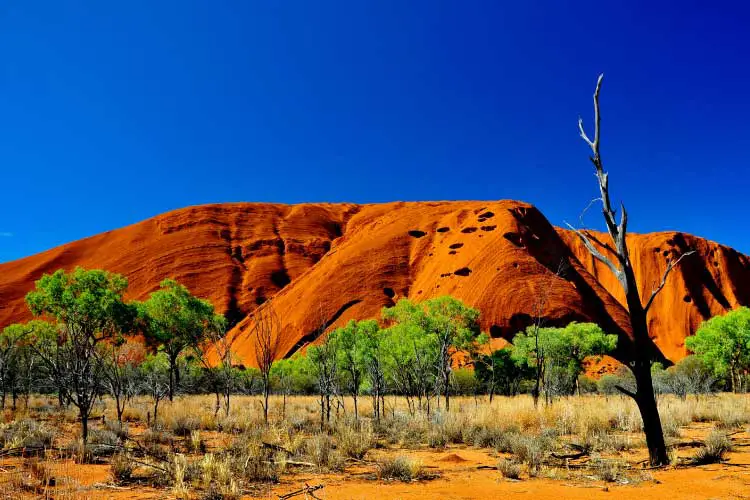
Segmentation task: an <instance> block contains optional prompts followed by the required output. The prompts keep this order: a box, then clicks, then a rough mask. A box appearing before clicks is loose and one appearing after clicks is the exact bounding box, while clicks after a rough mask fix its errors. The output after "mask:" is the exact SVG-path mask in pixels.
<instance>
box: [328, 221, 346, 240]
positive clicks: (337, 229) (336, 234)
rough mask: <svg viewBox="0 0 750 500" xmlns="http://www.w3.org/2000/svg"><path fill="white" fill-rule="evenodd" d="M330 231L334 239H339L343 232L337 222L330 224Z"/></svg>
mask: <svg viewBox="0 0 750 500" xmlns="http://www.w3.org/2000/svg"><path fill="white" fill-rule="evenodd" d="M330 231H331V233H332V234H333V237H334V238H340V237H341V236H342V235H343V234H344V231H343V229H342V228H341V224H339V223H338V222H332V223H331V225H330Z"/></svg>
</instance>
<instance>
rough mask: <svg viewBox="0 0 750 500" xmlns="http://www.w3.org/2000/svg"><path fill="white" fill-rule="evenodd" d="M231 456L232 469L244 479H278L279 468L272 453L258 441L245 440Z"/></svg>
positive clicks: (271, 480)
mask: <svg viewBox="0 0 750 500" xmlns="http://www.w3.org/2000/svg"><path fill="white" fill-rule="evenodd" d="M235 450H236V448H235ZM233 458H234V460H233V462H232V470H233V471H234V472H235V473H236V474H237V475H238V476H239V477H240V478H242V479H244V480H245V481H249V482H251V483H275V482H277V481H278V480H279V470H278V467H277V466H276V465H275V463H274V461H273V457H272V453H271V452H270V450H267V449H265V448H263V446H262V445H261V443H260V442H257V441H249V442H247V443H246V444H244V445H243V446H242V447H241V451H240V452H239V453H238V454H235V455H234V457H233Z"/></svg>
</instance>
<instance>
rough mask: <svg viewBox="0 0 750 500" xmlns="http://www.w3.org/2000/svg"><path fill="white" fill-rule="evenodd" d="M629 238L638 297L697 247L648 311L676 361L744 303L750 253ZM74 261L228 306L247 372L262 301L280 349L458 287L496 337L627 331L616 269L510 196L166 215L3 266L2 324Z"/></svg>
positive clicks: (135, 290)
mask: <svg viewBox="0 0 750 500" xmlns="http://www.w3.org/2000/svg"><path fill="white" fill-rule="evenodd" d="M598 237H599V239H600V240H601V241H602V242H607V241H608V240H607V238H606V237H605V235H598ZM629 244H630V250H631V255H632V259H633V265H634V268H635V272H636V275H637V276H638V280H639V285H640V287H641V293H642V295H643V296H644V297H647V296H648V294H649V293H650V290H651V289H652V288H653V287H654V286H656V285H657V284H658V282H659V281H660V280H661V275H662V273H663V272H664V269H665V268H666V265H667V260H668V259H669V258H674V256H675V255H679V254H680V253H681V252H684V251H685V250H686V249H695V250H696V253H695V254H694V255H691V256H690V257H688V258H686V259H684V260H683V261H682V263H681V264H680V266H679V267H678V268H676V269H675V270H674V271H673V272H672V273H671V275H670V276H669V278H668V280H667V283H666V286H665V287H664V290H663V292H662V293H661V295H660V296H659V297H658V298H657V299H656V301H655V302H654V305H653V307H652V310H651V312H650V314H649V324H650V328H651V333H652V335H653V337H654V340H655V342H656V344H657V345H658V346H659V348H660V349H661V351H662V352H663V353H664V355H665V356H666V357H667V358H669V359H671V360H673V361H674V360H677V359H679V358H681V357H682V356H684V355H685V348H684V339H685V337H686V336H688V335H690V334H691V333H693V332H694V331H695V329H696V328H697V327H698V326H699V324H700V322H701V321H702V320H704V319H706V318H708V317H710V316H712V315H715V314H719V313H723V312H725V311H727V310H729V309H731V308H733V307H736V306H737V305H739V304H743V305H747V304H750V259H749V258H748V257H747V256H745V255H742V254H740V253H738V252H736V251H734V250H733V249H731V248H728V247H725V246H722V245H719V244H717V243H713V242H710V241H707V240H704V239H702V238H697V237H694V236H690V235H687V234H683V233H676V232H665V233H652V234H644V235H632V236H631V237H630V239H629ZM75 266H83V267H87V268H102V269H107V270H110V271H114V272H117V273H122V274H124V275H125V276H127V277H128V279H129V282H130V287H129V297H130V298H137V299H143V298H145V297H146V296H147V295H148V293H149V292H151V291H153V290H155V289H156V288H157V287H158V284H159V282H160V281H161V280H162V279H164V278H167V277H173V278H175V279H177V280H178V281H180V282H182V283H184V284H185V285H186V286H187V287H188V288H190V290H191V291H192V292H193V293H194V294H196V295H198V296H201V297H204V298H207V299H209V300H211V301H212V302H213V303H214V304H215V305H216V307H217V309H218V310H219V311H221V312H223V313H224V314H226V315H227V317H228V318H229V320H230V322H231V324H232V325H233V328H232V331H231V332H230V335H232V336H233V338H236V341H235V344H234V348H235V351H236V352H237V354H238V356H239V358H240V361H241V362H242V363H244V364H246V365H253V364H254V345H253V344H254V342H253V339H252V338H250V336H249V334H248V331H249V328H248V324H247V323H248V319H247V315H248V313H249V312H251V311H252V310H253V308H255V307H256V306H257V305H258V304H260V303H263V302H264V301H266V300H269V299H273V301H272V303H273V305H274V308H275V309H276V311H277V314H278V316H279V317H280V321H281V324H282V326H283V328H282V338H281V350H280V355H288V354H290V353H292V352H294V351H296V350H298V349H300V348H302V347H304V346H305V345H307V344H308V343H310V342H314V341H315V340H316V336H317V334H318V332H319V331H320V329H321V325H324V326H326V327H328V328H330V327H332V326H338V325H341V324H343V323H345V322H346V321H348V320H349V319H355V318H356V319H360V318H371V317H377V316H379V314H380V310H381V309H382V308H383V307H385V306H389V305H392V304H394V303H395V301H397V300H398V299H399V298H402V297H409V298H412V299H414V300H424V299H427V298H430V297H436V296H439V295H453V296H455V297H457V298H459V299H461V300H463V301H465V302H466V303H467V304H469V305H471V306H473V307H476V308H478V309H479V310H480V311H481V322H482V328H483V329H484V330H486V331H487V332H489V333H490V334H491V335H492V336H493V337H495V338H500V337H503V338H511V337H512V335H513V334H514V333H515V332H517V331H519V330H520V329H522V328H524V327H525V326H527V325H528V324H529V323H530V322H531V321H532V320H533V318H535V317H538V316H541V317H543V318H544V319H545V324H547V325H562V324H566V323H568V322H570V321H573V320H578V321H594V322H597V323H599V324H600V325H601V326H602V327H603V328H604V329H605V330H606V331H608V332H611V333H617V334H618V335H620V336H621V337H622V338H623V339H626V338H627V336H628V334H629V327H628V320H627V314H626V311H625V309H624V308H623V306H622V304H621V301H622V300H623V295H622V293H621V291H620V290H619V288H618V285H617V283H616V281H615V278H614V277H613V276H612V275H611V274H610V273H609V271H608V270H607V269H605V268H604V266H603V265H601V264H599V263H595V262H594V261H593V259H592V258H591V257H590V256H589V255H588V253H587V252H586V250H585V248H584V247H583V246H582V245H581V244H580V242H579V241H578V239H577V238H576V237H575V235H574V234H572V233H571V232H570V231H568V230H565V229H560V228H555V227H553V226H552V225H551V224H550V223H549V222H548V221H547V219H546V218H545V217H544V216H543V215H542V214H541V213H540V212H539V211H538V210H537V209H536V208H534V207H533V206H531V205H528V204H525V203H521V202H516V201H496V202H416V203H387V204H377V205H355V204H302V205H275V204H258V203H234V204H220V205H205V206H198V207H190V208H185V209H182V210H176V211H173V212H169V213H166V214H163V215H160V216H158V217H154V218H152V219H148V220H146V221H143V222H140V223H137V224H134V225H132V226H128V227H124V228H121V229H117V230H114V231H109V232H107V233H103V234H100V235H97V236H93V237H91V238H86V239H84V240H80V241H76V242H73V243H69V244H67V245H63V246H60V247H57V248H54V249H51V250H48V251H46V252H43V253H40V254H37V255H33V256H30V257H27V258H24V259H20V260H17V261H13V262H8V263H4V264H0V326H5V325H7V324H10V323H12V322H17V321H24V320H26V319H29V317H30V315H29V313H28V310H27V309H26V306H25V304H24V302H23V297H24V295H25V294H26V292H28V291H29V290H31V289H32V288H33V284H34V280H36V279H38V278H39V277H40V276H41V275H42V273H45V272H53V271H55V270H56V269H59V268H66V269H70V268H73V267H75ZM499 343H500V344H502V341H499ZM623 356H624V353H623V352H620V353H619V357H620V358H622V357H623Z"/></svg>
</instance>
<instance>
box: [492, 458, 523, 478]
mask: <svg viewBox="0 0 750 500" xmlns="http://www.w3.org/2000/svg"><path fill="white" fill-rule="evenodd" d="M497 470H499V471H500V474H502V475H503V477H505V478H508V479H518V478H519V477H521V465H520V464H519V463H518V462H516V461H515V460H508V459H507V458H504V459H502V460H500V461H499V462H498V463H497Z"/></svg>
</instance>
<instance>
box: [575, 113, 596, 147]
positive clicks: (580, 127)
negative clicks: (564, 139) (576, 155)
mask: <svg viewBox="0 0 750 500" xmlns="http://www.w3.org/2000/svg"><path fill="white" fill-rule="evenodd" d="M578 131H579V132H580V133H581V139H583V140H584V141H586V144H588V145H589V147H590V148H591V149H594V143H593V142H591V139H589V136H587V135H586V131H585V130H583V118H581V117H580V116H579V117H578Z"/></svg>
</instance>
